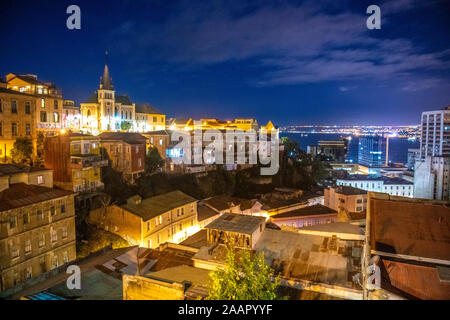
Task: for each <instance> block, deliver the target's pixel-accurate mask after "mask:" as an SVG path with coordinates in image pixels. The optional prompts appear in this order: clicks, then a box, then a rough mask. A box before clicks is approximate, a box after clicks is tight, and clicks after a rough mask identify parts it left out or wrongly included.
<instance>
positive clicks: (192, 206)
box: [191, 203, 194, 212]
mask: <svg viewBox="0 0 450 320" xmlns="http://www.w3.org/2000/svg"><path fill="white" fill-rule="evenodd" d="M191 212H194V204H193V203H192V204H191Z"/></svg>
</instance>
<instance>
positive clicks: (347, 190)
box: [335, 186, 367, 196]
mask: <svg viewBox="0 0 450 320" xmlns="http://www.w3.org/2000/svg"><path fill="white" fill-rule="evenodd" d="M335 192H336V193H339V194H343V195H346V196H355V195H363V194H367V191H366V190H362V189H358V188H354V187H350V186H338V187H335Z"/></svg>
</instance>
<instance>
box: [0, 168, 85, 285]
mask: <svg viewBox="0 0 450 320" xmlns="http://www.w3.org/2000/svg"><path fill="white" fill-rule="evenodd" d="M0 185H1V189H0V199H1V201H0V220H1V221H2V224H1V228H0V291H4V290H7V289H9V288H12V287H14V286H17V285H21V284H23V283H24V282H26V281H28V280H31V281H33V280H32V279H34V278H37V277H39V276H40V275H42V274H44V273H46V272H48V271H50V270H52V269H55V268H58V267H60V266H62V265H64V264H67V263H69V262H70V261H73V260H74V259H75V258H76V248H75V246H76V245H75V210H74V193H73V192H70V191H66V190H60V189H53V180H52V170H48V169H44V168H34V167H19V166H14V165H9V164H3V165H0Z"/></svg>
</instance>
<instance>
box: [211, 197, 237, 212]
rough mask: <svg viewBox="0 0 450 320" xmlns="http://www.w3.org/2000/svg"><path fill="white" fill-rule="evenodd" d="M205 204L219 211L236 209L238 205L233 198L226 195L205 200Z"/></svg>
mask: <svg viewBox="0 0 450 320" xmlns="http://www.w3.org/2000/svg"><path fill="white" fill-rule="evenodd" d="M203 203H204V204H205V205H207V206H210V207H212V208H214V209H215V210H217V211H223V210H228V209H230V208H231V207H235V206H237V205H238V203H237V202H236V201H235V200H234V198H233V197H231V196H228V195H225V194H222V195H219V196H215V197H212V198H208V199H205V200H203Z"/></svg>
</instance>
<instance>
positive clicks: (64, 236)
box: [62, 227, 67, 239]
mask: <svg viewBox="0 0 450 320" xmlns="http://www.w3.org/2000/svg"><path fill="white" fill-rule="evenodd" d="M62 238H63V239H66V238H67V227H63V228H62Z"/></svg>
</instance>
